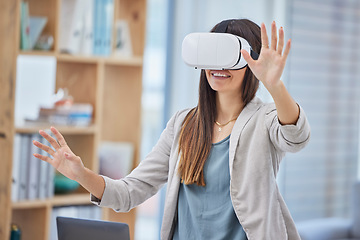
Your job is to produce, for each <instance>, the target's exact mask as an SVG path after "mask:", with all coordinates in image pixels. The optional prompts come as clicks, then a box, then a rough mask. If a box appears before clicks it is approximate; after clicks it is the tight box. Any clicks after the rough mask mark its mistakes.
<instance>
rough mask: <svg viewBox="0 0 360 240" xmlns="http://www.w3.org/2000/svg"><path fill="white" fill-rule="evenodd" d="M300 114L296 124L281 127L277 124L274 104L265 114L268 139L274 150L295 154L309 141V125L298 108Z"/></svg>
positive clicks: (303, 113) (301, 110)
mask: <svg viewBox="0 0 360 240" xmlns="http://www.w3.org/2000/svg"><path fill="white" fill-rule="evenodd" d="M299 109H300V114H299V118H298V120H297V122H296V124H288V125H282V124H281V123H280V122H279V119H278V116H277V111H276V107H275V104H271V105H270V107H269V108H268V110H267V112H266V117H265V122H266V125H267V128H268V131H269V135H270V139H271V141H272V143H273V145H274V146H275V148H276V149H278V150H279V151H282V152H297V151H300V150H301V149H302V148H304V147H305V146H306V144H307V143H308V142H309V140H310V125H309V122H308V120H307V118H306V115H305V112H304V110H303V109H302V108H301V107H300V106H299Z"/></svg>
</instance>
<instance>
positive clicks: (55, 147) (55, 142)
mask: <svg viewBox="0 0 360 240" xmlns="http://www.w3.org/2000/svg"><path fill="white" fill-rule="evenodd" d="M39 134H40V135H41V136H43V137H44V138H45V139H46V140H47V141H48V142H49V143H50V144H51V146H53V148H54V149H55V150H57V149H59V148H60V146H59V143H58V142H57V141H56V140H55V139H54V138H53V137H51V136H50V135H49V134H47V132H45V131H44V130H40V131H39Z"/></svg>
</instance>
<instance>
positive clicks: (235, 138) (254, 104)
mask: <svg viewBox="0 0 360 240" xmlns="http://www.w3.org/2000/svg"><path fill="white" fill-rule="evenodd" d="M262 105H263V103H262V101H261V100H260V99H259V98H257V97H255V98H254V99H253V100H251V102H249V103H248V104H247V105H246V106H245V108H244V109H243V110H242V111H241V113H240V115H239V116H238V118H237V119H236V122H235V124H234V127H233V129H232V132H231V136H230V146H229V167H230V177H231V173H232V171H231V169H232V166H233V163H234V159H235V152H236V146H237V144H238V142H239V139H240V135H241V133H242V131H243V129H244V127H245V125H246V124H247V122H248V121H249V120H250V119H251V117H252V116H253V115H254V114H255V113H256V112H257V110H258V109H259V108H260V107H261V106H262Z"/></svg>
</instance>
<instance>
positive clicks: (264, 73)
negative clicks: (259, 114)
mask: <svg viewBox="0 0 360 240" xmlns="http://www.w3.org/2000/svg"><path fill="white" fill-rule="evenodd" d="M261 44H262V45H261V46H262V47H261V52H260V56H259V59H258V60H254V59H252V58H251V57H250V55H249V53H248V52H247V51H245V50H241V53H242V54H243V56H244V59H245V60H246V62H247V63H248V66H249V67H250V69H251V71H252V72H253V73H254V74H255V76H256V77H257V79H259V80H260V81H261V82H262V83H263V84H264V86H265V87H266V89H267V90H268V91H269V92H270V93H271V91H272V90H273V89H274V88H277V87H278V86H279V83H280V77H281V75H282V73H283V70H284V67H285V63H286V59H287V56H288V55H289V52H290V45H291V40H290V39H289V40H288V41H287V43H286V46H285V49H284V30H283V28H282V27H281V28H280V29H279V40H278V37H277V29H276V24H275V21H274V22H272V24H271V45H270V46H269V39H268V36H267V33H266V28H265V24H264V23H262V24H261ZM283 50H284V51H283Z"/></svg>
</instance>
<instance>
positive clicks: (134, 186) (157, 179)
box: [91, 113, 178, 212]
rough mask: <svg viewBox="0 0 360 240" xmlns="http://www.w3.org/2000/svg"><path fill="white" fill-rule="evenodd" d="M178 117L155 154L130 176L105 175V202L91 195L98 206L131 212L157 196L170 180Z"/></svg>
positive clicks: (174, 119)
mask: <svg viewBox="0 0 360 240" xmlns="http://www.w3.org/2000/svg"><path fill="white" fill-rule="evenodd" d="M177 114H178V113H177ZM177 114H175V115H174V116H173V117H172V118H171V119H170V120H169V122H168V123H167V126H166V128H165V130H164V131H163V132H162V134H161V136H160V138H159V140H158V142H157V144H156V145H155V147H154V148H153V149H152V151H151V152H150V153H149V154H148V155H147V156H146V158H145V159H144V160H143V161H141V163H140V164H139V165H138V166H137V167H136V168H135V169H134V170H133V171H132V172H131V173H130V174H129V175H128V176H126V177H125V178H123V179H120V180H114V179H110V178H108V177H106V176H102V177H103V178H104V180H105V190H104V193H103V196H102V199H101V200H100V199H97V198H96V197H95V196H93V195H91V201H92V202H93V203H94V204H97V205H99V206H101V207H109V208H113V209H114V210H115V211H118V212H127V211H130V210H131V209H132V208H134V207H136V206H137V205H139V204H141V203H142V202H144V201H145V200H147V199H148V198H150V197H151V196H153V195H154V194H155V193H157V191H158V190H159V189H160V188H161V187H162V186H163V185H164V184H165V183H166V182H167V179H168V171H169V158H170V152H171V147H172V145H173V141H174V125H175V122H176V117H177Z"/></svg>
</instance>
